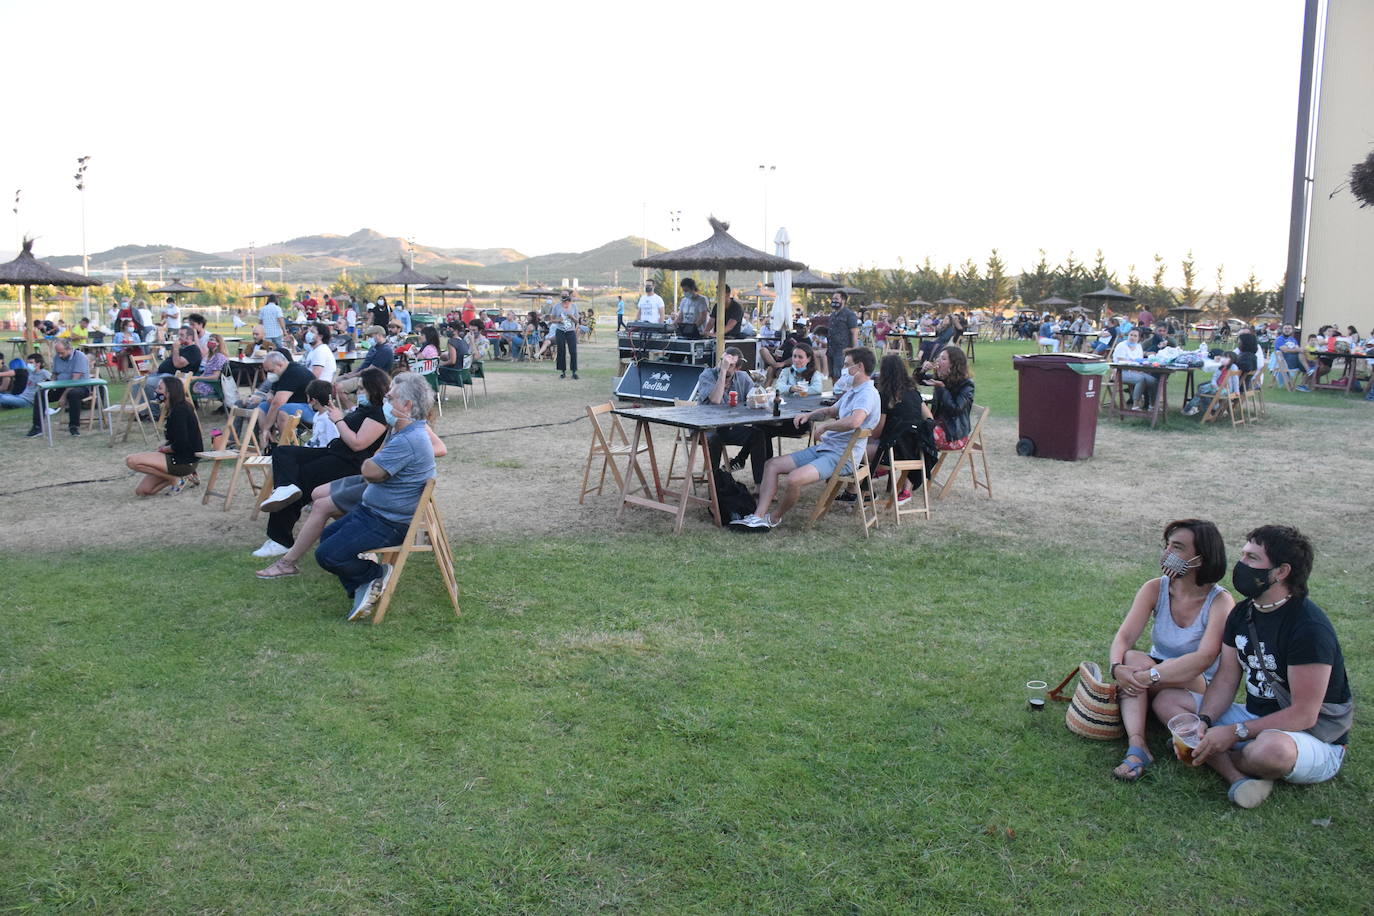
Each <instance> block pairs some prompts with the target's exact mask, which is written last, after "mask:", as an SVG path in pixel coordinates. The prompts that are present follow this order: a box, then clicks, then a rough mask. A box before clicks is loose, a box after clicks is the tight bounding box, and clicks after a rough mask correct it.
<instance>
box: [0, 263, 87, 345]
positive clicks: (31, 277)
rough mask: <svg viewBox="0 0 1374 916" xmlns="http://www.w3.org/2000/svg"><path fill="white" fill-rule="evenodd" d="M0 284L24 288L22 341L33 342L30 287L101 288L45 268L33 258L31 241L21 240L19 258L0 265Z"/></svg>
mask: <svg viewBox="0 0 1374 916" xmlns="http://www.w3.org/2000/svg"><path fill="white" fill-rule="evenodd" d="M0 284H4V285H6V286H22V287H24V341H25V343H32V341H33V288H34V287H35V286H47V285H49V284H51V285H52V286H104V285H105V284H104V283H101V282H100V281H99V280H93V279H91V278H90V277H87V276H83V275H82V274H74V273H69V272H67V271H65V270H58V269H57V268H56V267H49V266H48V265H47V264H44V263H43V262H42V261H40V260H38V259H37V258H35V257H34V256H33V239H24V247H23V248H22V249H21V250H20V252H19V257H17V258H15V259H14V260H13V261H9V262H7V263H5V264H0Z"/></svg>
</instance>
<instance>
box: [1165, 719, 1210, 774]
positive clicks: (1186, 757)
mask: <svg viewBox="0 0 1374 916" xmlns="http://www.w3.org/2000/svg"><path fill="white" fill-rule="evenodd" d="M1168 725H1169V734H1170V735H1172V736H1173V739H1174V750H1175V751H1176V752H1177V753H1178V759H1179V760H1182V761H1183V762H1184V763H1186V764H1189V765H1191V764H1192V762H1193V748H1195V747H1197V743H1198V741H1200V740H1201V739H1202V720H1201V719H1199V718H1198V717H1197V716H1195V715H1193V714H1192V713H1190V712H1181V713H1179V714H1178V715H1176V716H1174V717H1173V718H1172V719H1170V720H1169V722H1168Z"/></svg>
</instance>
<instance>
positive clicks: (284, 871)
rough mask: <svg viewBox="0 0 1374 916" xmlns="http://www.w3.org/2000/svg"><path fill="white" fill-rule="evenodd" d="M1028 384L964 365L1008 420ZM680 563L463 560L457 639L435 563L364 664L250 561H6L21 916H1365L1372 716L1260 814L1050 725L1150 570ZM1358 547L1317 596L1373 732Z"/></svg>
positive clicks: (355, 636)
mask: <svg viewBox="0 0 1374 916" xmlns="http://www.w3.org/2000/svg"><path fill="white" fill-rule="evenodd" d="M1014 349H1015V347H1014V345H1011V344H1000V345H997V346H995V347H991V348H989V349H988V351H987V352H988V353H989V354H995V356H992V355H990V356H989V358H987V359H980V361H979V362H978V363H977V365H976V370H977V372H978V379H979V402H980V403H988V404H990V405H992V406H993V409H994V411H995V412H998V413H999V414H1000V415H1001V416H1007V415H1010V414H1014V412H1015V397H1016V395H1015V389H1014V380H1013V374H1012V371H1011V368H1010V360H1009V359H1007V358H1006V356H1007V355H1009V354H1010V353H1011V352H1014ZM979 352H980V354H981V353H982V352H983V349H982V348H980V350H979ZM495 371H496V372H498V373H499V372H506V371H512V372H514V371H519V370H518V368H508V367H500V368H498V369H496V370H495ZM590 371H591V372H593V373H596V372H600V371H603V370H598V369H593V370H590ZM608 377H609V376H608ZM1298 397H1302V396H1301V395H1282V396H1279V398H1278V400H1280V401H1287V400H1288V399H1296V398H1298ZM1309 397H1310V396H1309ZM1318 397H1320V398H1321V401H1320V402H1313V403H1320V404H1321V405H1322V406H1323V407H1325V406H1327V402H1331V403H1330V406H1331V407H1332V408H1333V409H1341V410H1344V409H1347V408H1348V407H1351V406H1354V403H1355V402H1354V401H1353V399H1349V402H1348V403H1341V402H1342V401H1346V399H1344V398H1338V397H1336V396H1325V395H1319V396H1318ZM1360 406H1364V405H1362V404H1361V405H1360ZM3 419H4V424H5V427H4V428H5V435H7V436H13V435H16V434H17V431H18V429H19V427H18V426H17V425H16V424H15V422H14V412H12V411H11V412H8V413H7V414H5V415H4V418H3ZM1275 422H1279V423H1291V422H1293V421H1292V420H1289V419H1279V420H1276V421H1275ZM1364 422H1367V421H1364ZM1173 423H1177V424H1178V425H1179V426H1180V428H1183V427H1184V425H1185V424H1184V421H1182V420H1174V421H1173ZM577 440H578V447H579V449H580V448H581V441H582V434H581V433H580V432H579V433H578V436H577ZM1175 441H1178V442H1183V443H1185V444H1186V443H1189V442H1196V441H1200V437H1199V436H1197V435H1184V436H1182V437H1180V438H1179V439H1178V440H1175ZM999 460H1001V461H1007V460H1009V459H1007V458H1005V457H1004V456H1002V457H999ZM503 466H508V465H503ZM1084 467H1085V468H1087V469H1089V470H1090V469H1091V465H1085V466H1084ZM998 498H999V499H1006V500H1014V499H1015V494H1014V493H999V497H998ZM195 508H196V509H199V506H197V507H195ZM449 523H450V526H453V520H452V519H450V522H449ZM1083 530H1084V531H1085V532H1089V533H1090V532H1091V530H1092V529H1091V527H1090V526H1089V525H1087V524H1085V525H1084V529H1083ZM666 531H667V525H666V524H665V525H664V526H663V536H656V537H645V536H644V535H643V534H642V533H634V534H630V533H626V534H620V533H617V532H616V531H614V530H587V531H583V532H577V533H568V532H561V533H557V534H550V535H544V536H538V537H519V538H517V537H508V538H484V539H477V540H475V539H469V538H465V537H463V536H462V534H461V532H458V533H456V534H455V536H454V538H453V542H454V548H455V551H456V561H457V566H458V572H459V578H460V582H461V585H462V604H463V612H464V613H463V617H462V618H461V619H459V620H457V621H455V620H454V618H453V617H452V614H451V609H450V608H449V607H448V604H447V600H446V599H445V597H444V596H443V593H442V591H441V589H440V587H439V584H438V582H437V579H436V577H435V576H434V575H433V572H432V565H431V563H430V561H429V560H427V559H425V558H420V559H417V560H415V561H414V566H412V567H411V568H410V570H408V571H407V573H406V579H405V582H404V585H403V592H402V594H401V595H400V596H398V600H397V602H396V603H395V604H394V605H393V608H392V610H391V612H390V613H389V614H388V616H387V619H386V622H385V624H384V625H382V626H380V627H370V626H349V625H345V624H343V623H341V622H340V621H341V616H342V613H343V611H344V609H345V605H346V603H347V602H346V599H345V597H344V594H343V592H342V590H340V589H339V588H338V587H337V584H335V583H333V582H332V580H329V579H328V577H326V576H324V575H323V574H322V573H321V572H320V571H319V570H318V569H314V568H310V569H307V570H306V571H305V572H304V573H303V575H301V576H300V577H298V578H295V579H289V580H284V581H278V582H270V583H264V582H259V581H258V580H256V579H253V578H252V577H251V576H249V575H246V574H245V569H246V568H247V567H246V566H245V563H244V558H243V556H242V550H241V549H240V548H239V547H238V546H237V545H234V546H232V547H230V546H226V547H224V548H217V549H213V550H208V551H198V552H197V553H196V555H195V557H194V563H193V564H191V565H190V566H189V568H187V564H185V563H183V562H180V561H179V558H178V557H177V556H175V555H174V553H173V552H172V551H170V550H168V549H162V548H159V549H150V548H140V547H135V546H130V547H128V548H113V547H112V548H108V549H102V550H90V551H69V552H67V553H65V554H63V553H61V548H60V546H56V545H55V546H52V547H51V548H49V549H47V550H46V552H45V553H42V554H40V553H37V552H35V553H32V554H29V553H16V554H11V555H10V556H7V557H6V559H5V560H4V566H3V578H2V579H0V582H3V587H4V590H5V596H6V600H5V602H4V604H5V610H4V613H3V614H0V750H3V753H0V837H3V838H4V844H3V848H4V851H5V855H4V856H3V859H0V911H6V912H9V911H13V912H24V911H33V912H49V911H54V910H59V909H63V908H71V909H75V910H95V911H102V912H105V911H108V912H173V913H182V912H197V913H217V912H253V913H278V912H319V913H338V912H348V913H354V912H358V913H361V912H435V911H438V912H455V913H466V912H548V913H567V912H587V911H594V910H610V911H624V912H655V913H656V912H671V913H678V912H688V913H715V912H722V911H723V912H768V913H775V912H818V913H820V912H824V913H832V912H853V913H889V912H890V913H905V912H959V913H964V912H984V913H1002V912H1007V911H1033V912H1047V913H1063V912H1074V913H1099V912H1108V911H1111V912H1122V911H1124V912H1139V911H1146V910H1151V911H1166V912H1199V911H1222V912H1240V911H1245V912H1261V913H1272V912H1291V911H1294V910H1304V911H1311V912H1333V913H1346V912H1350V913H1354V912H1367V911H1368V909H1369V906H1370V904H1369V901H1370V899H1371V897H1372V896H1374V846H1371V844H1370V842H1369V834H1370V828H1371V818H1370V815H1369V811H1370V805H1371V802H1374V786H1372V785H1371V778H1370V768H1369V766H1368V764H1367V762H1366V761H1365V759H1364V758H1365V755H1364V753H1363V752H1364V746H1363V741H1362V737H1363V729H1362V728H1361V725H1362V721H1361V720H1362V719H1363V718H1364V716H1363V709H1362V708H1361V709H1360V710H1359V711H1358V713H1357V725H1356V732H1355V735H1356V741H1355V744H1354V746H1353V749H1352V753H1351V757H1350V759H1349V760H1348V762H1347V765H1346V767H1345V770H1344V771H1343V772H1342V774H1341V775H1340V777H1339V778H1337V779H1336V780H1335V781H1333V782H1331V783H1329V784H1327V785H1322V786H1315V787H1306V788H1301V789H1298V788H1291V787H1280V788H1279V789H1277V790H1276V791H1275V793H1274V795H1273V796H1272V797H1271V799H1270V800H1269V801H1268V802H1267V803H1266V804H1265V805H1264V806H1262V807H1261V808H1259V809H1256V810H1254V811H1241V810H1240V809H1237V808H1234V807H1232V806H1231V805H1230V804H1229V803H1228V802H1227V801H1226V798H1225V794H1224V791H1223V787H1222V785H1221V783H1220V781H1219V780H1217V779H1216V778H1215V777H1213V776H1212V775H1211V774H1209V773H1205V772H1198V771H1185V770H1184V768H1182V767H1181V766H1180V765H1178V764H1177V763H1175V762H1174V761H1172V760H1171V759H1164V758H1163V757H1162V756H1161V754H1162V752H1163V749H1164V741H1163V740H1162V738H1161V737H1160V736H1159V735H1158V734H1156V735H1154V736H1153V737H1152V746H1153V748H1154V750H1155V753H1156V755H1157V757H1159V759H1158V760H1157V762H1156V764H1155V765H1153V766H1152V767H1151V768H1150V770H1149V772H1148V774H1147V776H1146V777H1145V778H1144V780H1143V781H1142V782H1140V783H1138V784H1134V785H1125V784H1121V783H1118V782H1115V781H1114V780H1112V779H1111V778H1110V776H1109V771H1110V769H1111V767H1112V766H1114V765H1115V763H1116V762H1117V761H1118V760H1119V759H1120V756H1121V750H1122V747H1121V744H1120V743H1111V744H1099V743H1095V742H1089V741H1085V740H1083V739H1080V738H1077V737H1075V736H1073V735H1071V734H1070V733H1069V732H1067V731H1066V730H1065V728H1064V726H1063V709H1062V707H1060V706H1058V705H1057V704H1051V708H1050V709H1049V710H1048V711H1046V712H1044V713H1040V714H1034V713H1031V712H1029V711H1028V710H1027V708H1026V705H1025V691H1024V687H1023V685H1024V683H1025V682H1026V681H1027V680H1028V679H1031V678H1043V679H1045V680H1048V681H1050V682H1051V684H1053V683H1055V682H1057V681H1058V680H1059V678H1060V677H1062V676H1063V674H1065V673H1066V672H1067V671H1068V670H1069V669H1070V668H1071V667H1073V666H1074V665H1075V664H1076V663H1077V662H1078V661H1079V660H1081V659H1084V658H1095V659H1099V660H1100V659H1101V658H1102V657H1103V654H1104V653H1105V650H1106V645H1107V643H1108V641H1109V640H1110V637H1111V633H1112V631H1113V630H1114V629H1115V627H1116V624H1117V622H1118V621H1119V619H1120V613H1121V609H1123V608H1124V607H1125V606H1126V604H1127V603H1128V602H1129V600H1130V597H1131V595H1132V594H1133V593H1134V591H1135V589H1136V588H1137V587H1138V586H1139V585H1140V583H1141V582H1142V581H1144V580H1145V579H1146V578H1148V577H1150V576H1151V575H1154V574H1157V570H1156V569H1155V568H1154V566H1153V560H1154V556H1153V554H1152V551H1153V549H1154V544H1153V543H1148V544H1142V545H1141V547H1140V549H1139V551H1137V552H1136V553H1134V554H1133V555H1132V556H1129V557H1121V556H1118V555H1114V554H1112V553H1110V552H1104V551H1103V550H1102V549H1101V548H1100V547H1099V546H1098V545H1097V544H1095V543H1094V541H1093V539H1092V538H1091V537H1090V536H1089V537H1078V536H1076V535H1075V534H1074V533H1073V532H1069V531H1057V532H1046V533H1045V535H1044V537H1045V549H1043V550H1037V549H1029V550H1028V549H1027V548H1026V538H1025V534H1024V533H1022V532H1011V531H1008V532H1006V533H1005V534H1003V535H987V536H982V537H975V536H969V535H966V534H962V533H960V532H958V531H952V530H950V529H948V528H946V527H945V526H944V525H943V524H942V522H941V518H940V513H939V512H938V511H937V517H936V519H935V520H934V521H933V522H931V523H929V524H928V525H926V524H923V525H921V526H917V527H914V528H909V529H903V531H902V532H901V533H900V536H895V535H885V536H883V537H880V538H875V539H874V540H872V541H868V542H863V541H861V540H860V541H856V540H855V539H854V537H853V532H852V530H849V526H847V525H839V524H836V525H835V526H833V527H832V528H831V529H829V530H827V531H826V532H824V533H819V532H818V533H816V534H814V535H799V536H796V537H792V538H774V539H772V540H770V541H767V542H766V543H767V545H768V546H767V548H766V549H764V548H762V547H761V546H760V545H761V544H762V543H765V542H762V541H760V540H757V539H754V540H751V539H747V538H733V539H729V538H728V536H727V535H723V534H718V533H715V532H705V533H692V532H689V533H688V534H686V535H684V536H683V537H681V538H673V537H671V536H668V535H667V534H666ZM45 536H46V535H45ZM1319 548H1320V545H1319ZM1342 550H1343V551H1344V552H1343V553H1342V556H1344V557H1355V559H1356V562H1338V563H1335V564H1332V563H1329V562H1328V563H1326V564H1325V565H1324V566H1323V567H1322V569H1321V572H1322V574H1321V576H1320V577H1319V581H1314V598H1315V599H1316V600H1317V601H1318V603H1320V604H1322V605H1323V606H1324V607H1326V608H1327V609H1328V612H1329V613H1330V615H1331V617H1332V619H1333V621H1334V623H1335V625H1336V628H1337V631H1338V633H1339V634H1340V637H1341V640H1342V643H1343V645H1344V647H1345V652H1346V657H1347V663H1348V665H1349V668H1350V674H1351V677H1352V680H1353V683H1354V687H1355V690H1356V694H1357V696H1358V697H1360V699H1361V700H1363V698H1364V697H1366V696H1368V695H1369V693H1368V690H1367V689H1366V688H1367V686H1368V685H1369V684H1371V682H1372V681H1374V678H1372V676H1374V666H1372V665H1371V662H1370V660H1369V659H1370V654H1369V652H1368V651H1366V648H1367V647H1368V646H1369V645H1370V643H1371V638H1372V637H1374V622H1372V621H1371V615H1370V610H1371V608H1370V602H1369V600H1368V598H1367V591H1368V581H1369V580H1368V577H1367V575H1366V573H1367V572H1368V565H1367V562H1365V561H1360V560H1359V559H1358V555H1357V554H1356V553H1355V552H1353V551H1346V550H1345V549H1344V548H1342ZM307 565H308V564H307Z"/></svg>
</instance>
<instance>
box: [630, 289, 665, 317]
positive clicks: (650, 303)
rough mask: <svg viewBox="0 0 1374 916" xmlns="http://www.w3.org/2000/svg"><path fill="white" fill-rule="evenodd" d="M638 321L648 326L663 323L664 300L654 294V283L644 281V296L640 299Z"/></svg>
mask: <svg viewBox="0 0 1374 916" xmlns="http://www.w3.org/2000/svg"><path fill="white" fill-rule="evenodd" d="M635 320H636V321H643V322H646V323H648V324H662V323H663V299H662V297H660V296H659V295H658V294H657V293H655V292H654V281H653V280H645V281H644V295H642V296H640V297H639V315H638V317H637V318H636V319H635Z"/></svg>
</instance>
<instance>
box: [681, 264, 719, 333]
mask: <svg viewBox="0 0 1374 916" xmlns="http://www.w3.org/2000/svg"><path fill="white" fill-rule="evenodd" d="M679 285H680V286H681V287H682V299H681V300H679V302H678V308H677V333H678V336H679V337H689V338H691V339H693V340H699V339H700V338H701V336H702V332H701V329H702V327H703V326H704V325H705V324H706V316H707V315H709V314H710V312H711V303H710V302H708V301H707V299H706V297H705V296H703V295H702V294H701V293H699V292H697V281H695V280H693V279H692V278H691V277H684V278H683V280H682V283H680V284H679Z"/></svg>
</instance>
